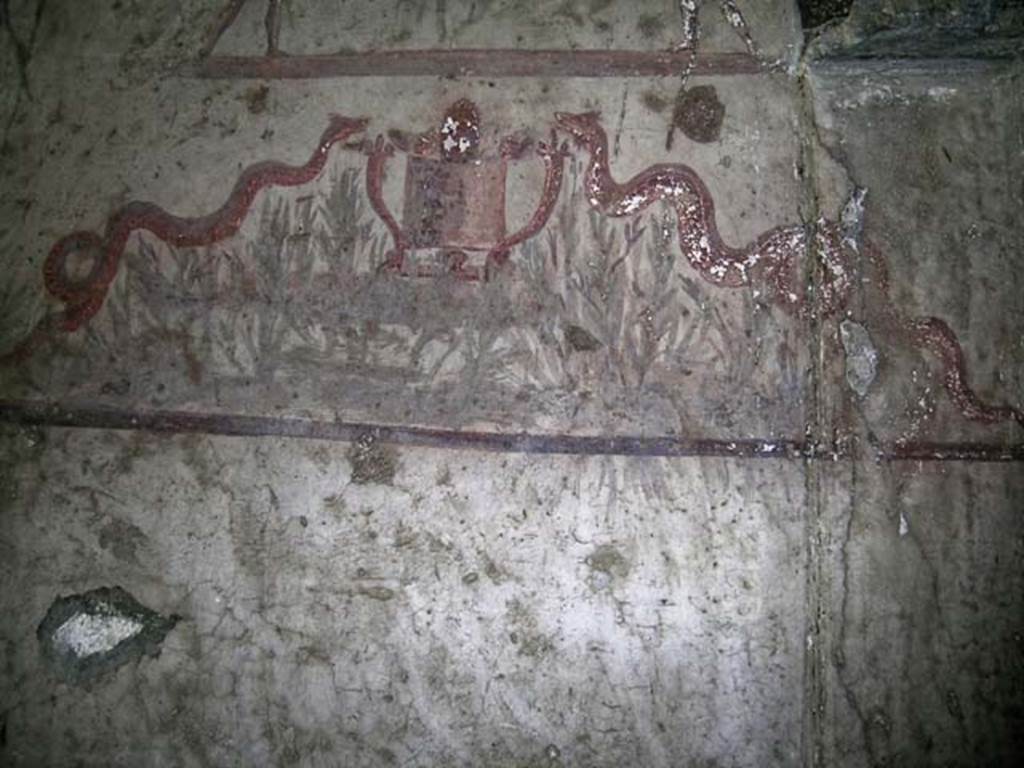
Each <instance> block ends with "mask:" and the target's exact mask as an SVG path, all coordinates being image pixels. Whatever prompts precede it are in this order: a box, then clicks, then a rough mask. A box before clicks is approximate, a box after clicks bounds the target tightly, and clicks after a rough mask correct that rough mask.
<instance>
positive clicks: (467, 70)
mask: <svg viewBox="0 0 1024 768" xmlns="http://www.w3.org/2000/svg"><path fill="white" fill-rule="evenodd" d="M688 58H689V54H688V52H687V51H685V50H683V51H677V52H671V51H602V50H590V49H587V50H578V51H566V50H516V49H498V50H483V49H479V50H478V49H462V50H458V49H453V50H444V49H428V50H393V51H363V52H357V53H336V54H330V55H316V56H289V55H287V54H281V55H278V56H210V57H209V58H206V59H203V60H201V61H199V62H198V63H196V64H194V65H192V66H191V67H190V68H188V69H187V70H186V74H191V75H193V76H196V77H211V78H261V79H278V78H323V77H412V76H435V77H436V76H441V77H672V76H674V75H678V74H680V73H681V72H682V71H683V69H684V68H685V66H686V62H687V60H688ZM766 71H769V68H767V67H765V66H764V65H763V64H762V63H761V62H760V61H759V60H758V59H757V58H755V57H753V56H751V55H750V54H747V53H711V54H699V55H698V56H697V63H696V67H695V69H694V73H695V74H700V75H744V74H746V75H749V74H756V73H759V72H766Z"/></svg>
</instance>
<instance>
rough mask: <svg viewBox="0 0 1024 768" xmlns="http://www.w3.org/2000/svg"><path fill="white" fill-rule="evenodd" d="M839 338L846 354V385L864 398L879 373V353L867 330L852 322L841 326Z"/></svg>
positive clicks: (844, 322) (845, 322)
mask: <svg viewBox="0 0 1024 768" xmlns="http://www.w3.org/2000/svg"><path fill="white" fill-rule="evenodd" d="M839 338H840V340H841V341H842V343H843V350H844V351H845V352H846V383H847V385H848V386H849V387H850V389H852V390H853V391H854V392H856V393H857V394H858V395H860V396H861V397H864V396H865V395H866V394H867V393H868V389H869V388H870V387H871V384H872V383H873V382H874V380H875V376H876V375H877V373H878V351H877V350H876V349H875V345H874V343H873V342H872V341H871V336H870V334H868V331H867V329H866V328H865V327H864V326H863V325H860V324H859V323H855V322H853V321H852V320H844V321H843V322H842V323H840V324H839Z"/></svg>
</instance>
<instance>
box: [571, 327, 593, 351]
mask: <svg viewBox="0 0 1024 768" xmlns="http://www.w3.org/2000/svg"><path fill="white" fill-rule="evenodd" d="M565 340H566V341H567V342H568V343H569V346H570V347H572V349H573V350H574V351H576V352H596V351H597V350H599V349H600V348H601V342H600V341H598V340H597V338H596V337H595V336H594V335H593V334H592V333H591V332H590V331H588V330H587V329H586V328H582V327H580V326H578V325H570V326H567V327H566V329H565Z"/></svg>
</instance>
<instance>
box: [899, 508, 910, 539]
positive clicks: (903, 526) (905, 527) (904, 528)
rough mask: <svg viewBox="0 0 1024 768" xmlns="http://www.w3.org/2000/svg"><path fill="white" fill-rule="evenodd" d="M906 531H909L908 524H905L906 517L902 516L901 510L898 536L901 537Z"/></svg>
mask: <svg viewBox="0 0 1024 768" xmlns="http://www.w3.org/2000/svg"><path fill="white" fill-rule="evenodd" d="M908 533H910V526H909V525H907V518H906V517H904V516H903V513H902V512H900V537H901V538H902V537H903V536H906V535H907V534H908Z"/></svg>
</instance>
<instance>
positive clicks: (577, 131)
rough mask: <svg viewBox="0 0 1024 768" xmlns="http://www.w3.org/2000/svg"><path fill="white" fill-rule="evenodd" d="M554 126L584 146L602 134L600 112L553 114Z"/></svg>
mask: <svg viewBox="0 0 1024 768" xmlns="http://www.w3.org/2000/svg"><path fill="white" fill-rule="evenodd" d="M555 124H556V125H557V126H558V127H559V128H561V129H562V130H563V131H565V132H567V133H568V134H569V135H571V136H572V137H573V139H575V141H576V144H578V145H579V146H585V145H587V144H590V143H591V142H592V141H595V140H596V139H599V138H600V137H601V136H602V135H603V134H604V129H603V128H602V127H601V113H600V112H555Z"/></svg>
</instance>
